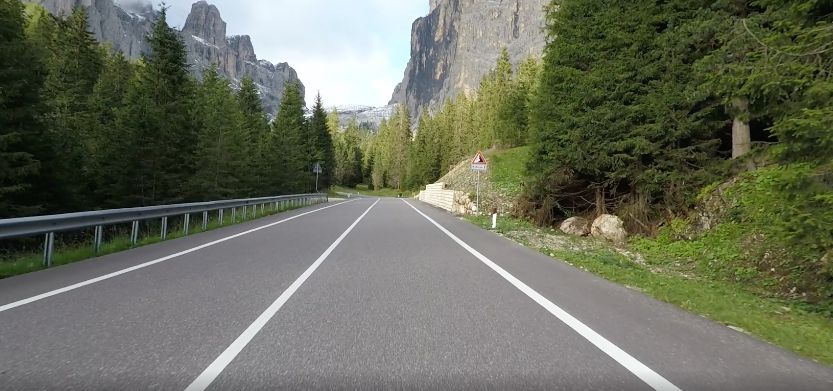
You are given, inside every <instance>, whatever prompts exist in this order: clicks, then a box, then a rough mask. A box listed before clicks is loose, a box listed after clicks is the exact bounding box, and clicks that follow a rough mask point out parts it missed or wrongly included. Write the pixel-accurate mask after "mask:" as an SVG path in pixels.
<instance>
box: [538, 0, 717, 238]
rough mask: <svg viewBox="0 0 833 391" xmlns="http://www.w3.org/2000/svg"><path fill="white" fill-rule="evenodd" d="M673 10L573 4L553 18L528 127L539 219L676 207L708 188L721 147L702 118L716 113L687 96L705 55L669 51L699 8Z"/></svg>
mask: <svg viewBox="0 0 833 391" xmlns="http://www.w3.org/2000/svg"><path fill="white" fill-rule="evenodd" d="M674 6H675V7H681V8H682V10H680V9H676V8H675V7H664V6H663V5H662V4H658V3H655V2H651V1H636V2H632V1H607V2H598V1H592V0H573V1H570V2H565V3H564V4H561V6H560V7H559V8H558V9H556V8H555V7H551V9H550V10H549V12H548V20H549V23H548V24H549V34H550V37H552V39H551V40H550V43H549V44H548V45H547V48H546V53H545V59H544V70H543V74H542V79H541V85H540V88H538V93H537V97H536V99H535V102H534V106H535V107H534V110H533V116H532V122H531V125H532V126H533V127H534V131H533V133H534V134H535V137H536V139H535V147H534V156H533V157H532V159H531V163H530V165H529V173H530V174H531V175H532V176H533V177H534V178H535V181H534V183H535V184H534V185H533V187H532V191H533V193H535V195H534V196H533V202H532V204H534V205H538V206H539V207H540V208H541V209H543V211H542V213H540V214H539V216H551V213H553V212H554V213H556V214H569V213H575V212H582V211H586V210H588V209H594V210H595V211H596V212H597V213H600V212H604V211H606V210H607V209H608V208H618V207H620V206H622V205H623V204H626V203H632V204H639V205H636V206H635V207H633V208H631V210H646V209H650V208H649V205H653V204H657V203H659V204H664V205H666V206H667V207H671V208H673V207H680V206H682V205H680V204H679V200H680V199H681V198H682V199H685V198H686V197H690V194H691V193H692V192H691V190H692V188H694V187H696V186H697V185H698V184H702V183H703V180H704V179H703V178H700V179H697V178H698V175H699V174H700V173H701V172H702V171H701V170H700V169H699V168H700V167H704V166H707V165H708V163H709V161H710V159H713V158H714V156H715V154H716V148H715V147H716V145H715V142H714V135H713V130H714V129H713V127H712V126H711V125H709V123H708V122H707V121H704V118H705V117H708V116H707V115H701V114H702V113H703V112H708V111H710V110H711V108H712V106H711V105H709V104H708V102H704V101H702V98H698V97H697V95H695V94H692V95H687V94H688V93H691V92H692V91H693V90H692V88H691V86H692V85H695V84H696V82H695V80H693V75H694V72H693V69H692V68H691V64H692V63H693V62H694V61H695V60H696V56H698V55H701V56H702V53H699V52H697V51H693V52H692V51H688V52H687V51H685V50H680V49H682V47H680V46H678V47H676V48H669V47H667V44H668V43H669V42H673V39H672V40H668V39H667V38H668V37H671V36H674V35H675V34H678V33H682V32H684V31H682V32H681V31H680V30H678V29H677V28H676V27H675V26H680V25H682V23H681V22H680V21H675V22H676V23H671V20H672V19H673V18H676V17H682V18H688V16H686V13H687V12H689V11H690V10H693V9H696V8H698V7H699V4H682V3H680V4H674ZM680 13H683V14H684V15H682V16H681V15H680ZM555 37H558V38H557V39H555ZM691 113H694V114H693V115H692V114H691ZM688 200H689V201H690V200H691V199H690V198H689V199H688ZM624 217H625V218H626V220H629V221H630V222H634V221H637V222H638V221H640V220H642V219H644V218H645V216H641V215H640V216H635V215H634V216H624ZM547 218H548V217H547ZM541 222H546V223H548V221H541Z"/></svg>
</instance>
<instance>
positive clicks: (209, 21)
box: [182, 0, 226, 46]
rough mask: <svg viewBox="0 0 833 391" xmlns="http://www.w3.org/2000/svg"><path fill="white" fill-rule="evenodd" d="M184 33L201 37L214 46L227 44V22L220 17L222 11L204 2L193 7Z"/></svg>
mask: <svg viewBox="0 0 833 391" xmlns="http://www.w3.org/2000/svg"><path fill="white" fill-rule="evenodd" d="M182 32H183V33H184V34H191V35H194V36H196V37H200V38H202V39H203V40H205V41H206V42H208V43H211V44H213V45H217V46H225V44H226V22H225V21H223V18H222V16H220V10H219V9H217V7H215V6H214V5H213V4H208V3H207V2H205V1H202V0H201V1H198V2H196V3H194V4H193V5H191V12H190V13H189V14H188V18H187V19H186V20H185V26H184V27H183V28H182Z"/></svg>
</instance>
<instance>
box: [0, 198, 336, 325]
mask: <svg viewBox="0 0 833 391" xmlns="http://www.w3.org/2000/svg"><path fill="white" fill-rule="evenodd" d="M348 202H352V201H346V202H339V203H337V204H335V205H330V206H325V207H323V208H318V209H315V210H311V211H309V212H304V213H301V214H298V215H295V216H292V217H288V218H285V219H283V220H281V221H276V222H274V223H269V224H266V225H264V226H262V227H257V228H254V229H250V230H248V231H245V232H241V233H238V234H234V235H231V236H227V237H225V238H222V239H218V240H215V241H213V242H209V243H206V244H203V245H199V246H197V247H194V248H190V249H188V250H184V251H180V252H178V253H176V254H171V255H168V256H166V257H162V258H158V259H154V260H152V261H148V262H145V263H142V264H139V265H136V266H131V267H129V268H127V269H122V270H119V271H116V272H112V273H109V274H105V275H103V276H99V277H96V278H91V279H89V280H86V281H81V282H79V283H76V284H72V285H68V286H65V287H63V288H58V289H55V290H52V291H49V292H46V293H41V294H39V295H36V296H32V297H29V298H27V299H22V300H18V301H15V302H13V303H9V304H6V305H3V306H0V312H3V311H8V310H10V309H12V308H17V307H20V306H22V305H26V304H30V303H33V302H36V301H38V300H43V299H45V298H47V297H51V296H55V295H59V294H61V293H66V292H69V291H71V290H75V289H78V288H81V287H84V286H87V285H90V284H95V283H97V282H101V281H104V280H107V279H110V278H113V277H116V276H120V275H122V274H125V273H130V272H132V271H135V270H139V269H142V268H146V267H148V266H152V265H155V264H157V263H160V262H165V261H167V260H170V259H173V258H176V257H180V256H183V255H185V254H189V253H192V252H194V251H199V250H202V249H204V248H206V247H211V246H213V245H215V244H218V243H222V242H225V241H227V240H231V239H234V238H238V237H241V236H243V235H247V234H250V233H252V232H256V231H260V230H262V229H266V228H269V227H274V226H276V225H278V224H281V223H285V222H287V221H289V220H294V219H297V218H299V217H301V216H306V215H308V214H311V213H315V212H320V211H322V210H324V209H329V208H332V207H334V206H338V205H343V204H346V203H348Z"/></svg>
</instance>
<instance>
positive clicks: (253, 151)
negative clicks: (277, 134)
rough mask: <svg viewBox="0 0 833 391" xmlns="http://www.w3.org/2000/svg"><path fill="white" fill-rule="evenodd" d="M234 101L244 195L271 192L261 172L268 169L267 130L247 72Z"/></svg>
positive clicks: (266, 122) (255, 88) (258, 195)
mask: <svg viewBox="0 0 833 391" xmlns="http://www.w3.org/2000/svg"><path fill="white" fill-rule="evenodd" d="M237 104H238V106H239V108H240V111H241V114H242V119H241V120H242V122H241V126H242V131H243V140H244V143H245V146H244V147H245V148H244V151H245V156H244V157H243V159H244V161H245V166H246V170H245V171H246V172H247V173H248V174H247V175H245V176H244V182H245V187H246V188H247V189H248V193H247V195H248V196H251V197H260V196H263V197H265V196H269V195H272V194H271V193H270V192H271V191H273V190H272V189H270V188H269V184H268V183H269V180H268V179H267V178H266V177H265V176H264V175H263V173H265V172H267V171H268V167H267V161H266V158H267V157H266V153H267V150H268V147H269V145H270V144H269V139H270V137H271V135H270V133H271V130H270V129H269V120H268V119H267V117H266V112H265V111H263V103H262V101H261V100H260V95H259V93H258V91H257V87H256V86H255V83H254V80H252V78H251V76H249V75H246V76H245V77H243V81H242V83H241V87H240V91H238V92H237Z"/></svg>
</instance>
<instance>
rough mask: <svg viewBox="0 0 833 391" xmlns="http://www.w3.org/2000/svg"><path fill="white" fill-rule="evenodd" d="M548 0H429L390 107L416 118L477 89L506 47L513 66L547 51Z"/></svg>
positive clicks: (414, 29) (414, 28)
mask: <svg viewBox="0 0 833 391" xmlns="http://www.w3.org/2000/svg"><path fill="white" fill-rule="evenodd" d="M548 3H549V0H430V6H431V12H430V13H429V14H428V15H427V16H425V17H422V18H419V19H417V20H416V21H415V22H414V24H413V26H412V29H411V59H410V61H409V62H408V66H407V68H406V69H405V75H404V78H403V80H402V82H401V83H400V84H399V85H398V86H396V89H395V90H394V92H393V96H392V98H391V103H392V104H393V103H398V104H404V105H407V107H408V109H409V110H410V111H411V113H412V114H413V115H417V114H418V113H419V112H420V110H421V109H422V108H423V107H427V108H429V109H430V110H434V109H436V108H438V107H439V106H440V105H442V104H443V102H445V100H446V99H449V98H454V97H455V96H456V95H457V94H459V93H471V92H473V91H475V90H476V89H477V86H478V85H479V84H480V79H481V78H482V77H483V75H484V74H486V72H488V71H489V70H490V69H492V68H493V67H494V65H495V62H496V61H497V58H498V55H499V54H500V51H501V49H502V48H504V47H506V48H507V49H508V51H509V55H510V57H511V60H512V62H513V64H517V63H518V62H520V61H522V60H524V59H526V58H528V57H530V56H536V57H537V56H540V55H541V53H542V52H543V48H544V44H545V37H546V34H545V33H544V30H543V28H544V16H545V13H544V8H545V6H546V5H547V4H548Z"/></svg>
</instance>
